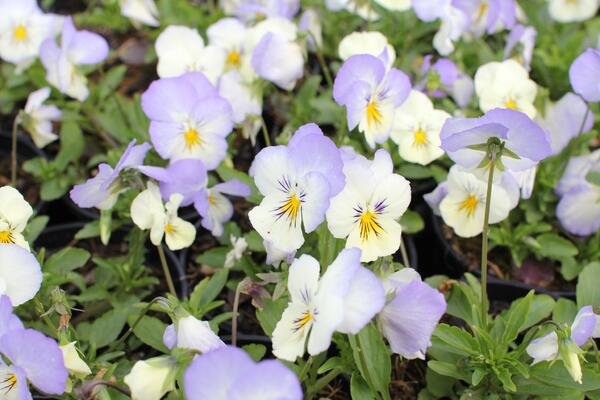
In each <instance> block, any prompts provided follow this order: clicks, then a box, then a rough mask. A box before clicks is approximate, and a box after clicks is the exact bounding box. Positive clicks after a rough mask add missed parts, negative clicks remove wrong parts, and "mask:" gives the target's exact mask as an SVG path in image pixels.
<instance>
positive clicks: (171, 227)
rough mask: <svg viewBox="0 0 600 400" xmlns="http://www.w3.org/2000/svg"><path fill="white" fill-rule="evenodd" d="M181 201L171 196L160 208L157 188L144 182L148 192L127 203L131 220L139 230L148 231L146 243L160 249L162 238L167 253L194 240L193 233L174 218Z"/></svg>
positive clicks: (178, 219) (189, 227)
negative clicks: (148, 237)
mask: <svg viewBox="0 0 600 400" xmlns="http://www.w3.org/2000/svg"><path fill="white" fill-rule="evenodd" d="M182 199H183V196H182V195H180V194H173V195H171V197H170V199H169V201H168V202H167V204H166V205H163V202H162V198H161V194H160V190H159V188H158V186H156V184H154V183H153V182H148V188H147V189H146V190H144V191H143V192H141V193H140V194H138V195H137V197H136V198H135V199H134V200H133V202H132V203H131V219H132V220H133V223H134V224H136V225H137V226H138V227H139V228H140V229H142V230H146V229H150V241H151V242H152V244H153V245H155V246H160V244H161V242H162V239H163V237H164V238H165V242H166V243H167V246H168V247H169V249H171V250H181V249H183V248H185V247H189V246H190V245H191V244H192V243H193V242H194V239H195V238H196V229H195V228H194V225H192V224H191V223H189V222H187V221H184V220H183V219H181V218H179V217H178V216H177V209H178V208H179V204H181V200H182Z"/></svg>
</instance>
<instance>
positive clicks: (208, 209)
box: [194, 179, 251, 237]
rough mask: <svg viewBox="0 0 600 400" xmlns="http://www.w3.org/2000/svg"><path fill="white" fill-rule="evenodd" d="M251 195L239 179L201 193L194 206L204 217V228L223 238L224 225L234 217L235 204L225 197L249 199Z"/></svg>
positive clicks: (246, 186) (202, 222)
mask: <svg viewBox="0 0 600 400" xmlns="http://www.w3.org/2000/svg"><path fill="white" fill-rule="evenodd" d="M250 193H251V191H250V187H249V186H248V185H246V184H245V183H243V182H242V181H240V180H238V179H232V180H229V181H227V182H222V183H217V184H216V185H214V186H212V187H210V188H208V189H207V190H206V191H204V192H202V193H200V195H199V197H198V199H197V200H196V202H195V203H194V205H195V207H196V210H198V214H200V215H201V216H202V221H201V225H202V227H204V228H205V229H208V230H209V231H210V232H211V233H212V234H213V235H214V236H217V237H218V236H221V235H222V234H223V223H224V222H227V221H229V220H230V219H231V217H232V216H233V204H231V201H230V200H229V199H228V198H227V197H226V196H225V195H228V196H239V197H247V196H250Z"/></svg>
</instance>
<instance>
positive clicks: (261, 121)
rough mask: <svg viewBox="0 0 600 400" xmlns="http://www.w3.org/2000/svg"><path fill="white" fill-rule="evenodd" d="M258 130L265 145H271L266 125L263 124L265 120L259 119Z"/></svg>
mask: <svg viewBox="0 0 600 400" xmlns="http://www.w3.org/2000/svg"><path fill="white" fill-rule="evenodd" d="M260 128H261V130H262V134H263V137H264V138H265V145H267V147H268V146H270V145H271V137H270V136H269V131H268V130H267V124H266V123H265V119H264V118H263V117H260Z"/></svg>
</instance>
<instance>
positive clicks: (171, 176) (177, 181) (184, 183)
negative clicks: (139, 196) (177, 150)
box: [138, 159, 208, 207]
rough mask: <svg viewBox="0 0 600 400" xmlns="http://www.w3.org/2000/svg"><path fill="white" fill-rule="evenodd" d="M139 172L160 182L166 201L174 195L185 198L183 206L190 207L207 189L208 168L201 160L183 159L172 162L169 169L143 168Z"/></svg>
mask: <svg viewBox="0 0 600 400" xmlns="http://www.w3.org/2000/svg"><path fill="white" fill-rule="evenodd" d="M138 170H139V171H140V172H142V173H143V174H144V175H147V176H149V177H151V178H152V179H155V180H156V181H158V182H159V186H160V192H161V195H162V197H163V199H164V200H168V199H169V198H170V197H171V195H172V194H175V193H179V194H181V195H182V196H183V200H182V201H181V206H182V207H185V206H189V205H190V204H192V203H193V202H194V198H195V197H196V195H197V194H198V193H199V192H200V191H201V190H203V189H204V188H205V187H206V182H207V179H208V176H207V173H206V168H205V167H204V163H203V162H202V161H201V160H195V159H182V160H177V161H174V162H172V163H171V164H170V165H169V166H168V167H167V168H160V167H150V166H142V167H138Z"/></svg>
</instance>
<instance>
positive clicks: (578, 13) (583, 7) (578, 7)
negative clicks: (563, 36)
mask: <svg viewBox="0 0 600 400" xmlns="http://www.w3.org/2000/svg"><path fill="white" fill-rule="evenodd" d="M599 6H600V2H598V0H550V5H549V11H550V17H552V19H554V20H555V21H558V22H576V21H584V20H586V19H590V18H592V17H593V16H594V15H596V12H598V7H599Z"/></svg>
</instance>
